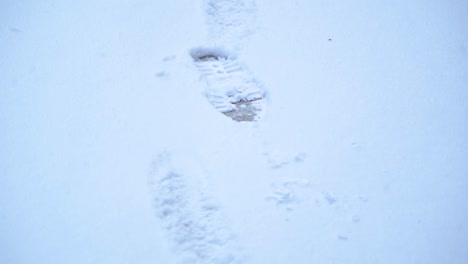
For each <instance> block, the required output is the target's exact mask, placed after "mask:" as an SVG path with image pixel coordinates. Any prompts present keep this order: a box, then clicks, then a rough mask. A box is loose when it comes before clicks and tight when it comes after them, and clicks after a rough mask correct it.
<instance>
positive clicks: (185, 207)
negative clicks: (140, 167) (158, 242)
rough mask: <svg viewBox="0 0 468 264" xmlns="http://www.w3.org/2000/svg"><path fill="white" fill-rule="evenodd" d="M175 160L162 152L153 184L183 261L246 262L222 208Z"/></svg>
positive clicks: (162, 216)
mask: <svg viewBox="0 0 468 264" xmlns="http://www.w3.org/2000/svg"><path fill="white" fill-rule="evenodd" d="M171 163H172V161H171V156H170V155H169V154H168V153H163V154H161V155H159V156H158V158H157V159H156V160H155V161H154V163H153V172H152V173H151V179H150V184H151V191H152V193H153V196H154V205H155V208H156V212H157V216H158V218H159V219H160V221H161V223H162V227H163V229H164V230H165V231H166V233H167V235H168V237H169V239H170V240H171V241H172V244H173V245H174V246H175V249H176V250H177V251H178V252H180V253H181V255H183V259H184V260H183V262H182V263H193V264H202V263H203V264H234V263H237V264H240V263H244V262H243V257H242V256H240V255H241V254H240V253H239V252H240V250H239V248H238V247H237V246H235V244H236V242H235V237H234V235H233V234H232V233H231V232H230V231H229V229H228V228H226V227H225V225H224V224H223V221H222V217H221V214H220V207H219V206H218V205H216V204H215V203H213V202H212V201H211V199H210V198H209V197H208V196H207V195H205V194H204V193H203V191H202V190H201V186H199V185H198V184H196V183H195V182H193V179H194V178H193V176H194V175H190V177H192V178H189V176H186V175H184V174H183V173H181V172H180V171H177V170H176V169H174V168H173V167H172V164H171ZM190 171H196V170H190Z"/></svg>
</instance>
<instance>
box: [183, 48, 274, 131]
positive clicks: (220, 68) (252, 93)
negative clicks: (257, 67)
mask: <svg viewBox="0 0 468 264" xmlns="http://www.w3.org/2000/svg"><path fill="white" fill-rule="evenodd" d="M191 56H192V58H193V60H194V61H195V65H196V67H197V68H198V70H199V71H200V73H201V77H202V78H203V79H205V81H206V82H207V89H206V93H205V95H206V97H207V99H208V101H209V102H210V103H211V104H212V105H213V106H214V107H215V108H216V109H217V110H218V111H220V112H221V113H223V114H225V115H226V116H229V117H231V118H232V119H233V120H235V121H238V122H241V121H256V120H258V119H259V118H260V117H261V115H262V113H263V110H264V109H265V100H264V98H265V91H264V89H263V88H262V86H261V84H260V83H259V82H258V81H257V80H256V79H255V77H254V76H253V74H252V73H251V72H250V71H249V70H248V69H247V68H246V67H245V66H244V65H242V64H241V63H240V62H239V61H238V60H237V58H236V56H235V55H234V54H232V53H229V52H227V51H225V50H223V49H221V48H211V49H209V48H195V49H192V50H191Z"/></svg>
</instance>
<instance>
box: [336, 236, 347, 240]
mask: <svg viewBox="0 0 468 264" xmlns="http://www.w3.org/2000/svg"><path fill="white" fill-rule="evenodd" d="M338 239H339V240H341V241H347V240H348V237H347V236H344V235H338Z"/></svg>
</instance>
